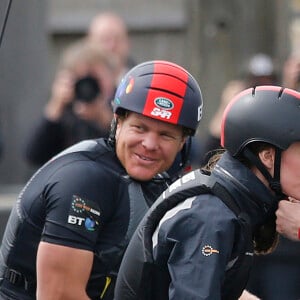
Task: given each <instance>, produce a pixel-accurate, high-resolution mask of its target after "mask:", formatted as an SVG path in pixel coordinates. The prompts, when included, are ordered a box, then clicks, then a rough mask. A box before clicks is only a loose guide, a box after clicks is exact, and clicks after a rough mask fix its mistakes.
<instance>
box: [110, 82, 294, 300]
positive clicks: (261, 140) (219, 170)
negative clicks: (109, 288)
mask: <svg viewBox="0 0 300 300" xmlns="http://www.w3.org/2000/svg"><path fill="white" fill-rule="evenodd" d="M299 100H300V93H297V92H295V91H293V90H289V89H283V88H281V87H277V86H260V87H257V88H251V89H247V90H245V91H243V92H241V93H240V94H238V95H237V96H236V97H235V98H234V99H233V100H232V101H231V102H230V103H229V105H228V106H227V108H226V110H225V112H224V114H223V120H222V131H221V145H222V146H223V147H224V148H225V150H226V151H225V152H224V153H223V154H219V155H218V157H216V156H215V157H213V158H212V160H211V161H210V165H208V166H207V168H206V169H205V170H204V171H202V172H205V173H208V174H209V176H205V175H203V174H201V173H200V172H199V170H196V171H194V172H191V173H189V174H187V175H185V176H184V177H182V178H181V179H179V180H178V181H176V182H175V183H173V184H172V185H171V186H170V188H169V189H168V190H167V191H165V192H164V194H163V195H162V196H161V199H159V200H158V201H157V202H156V203H155V205H154V206H153V207H152V208H151V210H150V212H149V213H148V214H147V215H146V216H145V218H144V219H143V220H142V222H141V224H140V225H139V227H138V230H137V231H136V233H135V235H134V236H133V239H132V240H131V242H130V244H129V247H128V249H127V251H126V254H125V256H124V258H123V261H122V264H121V268H120V272H119V276H118V279H117V284H116V291H115V295H116V296H115V297H116V298H115V299H116V300H118V299H122V300H128V299H156V300H159V299H181V300H184V299H189V300H193V299H199V300H200V299H213V300H217V299H238V298H239V297H240V296H241V294H242V292H243V290H244V288H245V286H246V283H247V280H248V276H249V271H250V268H251V265H252V259H253V253H254V252H256V253H258V254H266V253H269V252H271V251H272V250H273V249H274V248H275V247H276V243H277V233H276V228H275V211H276V208H277V205H278V201H279V200H281V199H284V198H287V196H290V197H293V198H296V199H299V197H300V192H299V188H297V187H298V186H299V182H300V174H298V172H297V169H298V170H299V168H300V155H299V152H300V123H299V117H300V110H299V104H300V102H299ZM201 185H202V186H203V185H205V186H208V187H209V189H208V190H207V191H206V192H205V191H203V190H202V191H201V193H199V192H198V191H199V186H201ZM176 190H177V192H176ZM217 190H218V191H219V192H216V191H217ZM220 191H221V192H220ZM197 192H198V194H197ZM174 198H176V199H177V200H176V201H175V202H176V206H175V207H172V205H169V204H170V203H171V202H172V199H174ZM179 198H181V200H180V201H178V199H179ZM164 207H166V208H165V211H164V212H163V213H162V210H163V209H164ZM158 215H162V218H159V220H156V219H157V216H158ZM152 228H154V229H153V230H152ZM149 235H150V239H149ZM244 299H245V298H244Z"/></svg>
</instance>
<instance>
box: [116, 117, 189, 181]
mask: <svg viewBox="0 0 300 300" xmlns="http://www.w3.org/2000/svg"><path fill="white" fill-rule="evenodd" d="M184 142H185V138H184V137H183V133H182V128H181V127H180V126H176V125H173V124H168V123H165V122H162V121H159V120H155V119H151V118H148V117H145V116H143V115H140V114H137V113H129V114H128V115H127V117H126V118H124V119H123V118H122V119H119V120H118V126H117V131H116V152H117V156H118V158H119V160H120V161H121V163H122V165H123V166H124V168H125V169H126V171H127V173H128V174H129V176H131V177H132V178H134V179H136V180H141V181H146V180H150V179H151V178H153V176H155V175H156V174H157V173H160V172H163V171H166V170H167V169H169V168H170V166H171V165H172V163H173V161H174V160H175V157H176V154H177V153H178V152H179V151H180V150H181V149H182V147H183V145H184Z"/></svg>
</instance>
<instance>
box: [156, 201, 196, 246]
mask: <svg viewBox="0 0 300 300" xmlns="http://www.w3.org/2000/svg"><path fill="white" fill-rule="evenodd" d="M195 199H196V196H194V197H191V198H188V199H186V200H185V201H183V202H181V203H179V204H178V205H176V206H175V207H173V208H172V209H170V210H169V211H167V212H166V213H165V215H164V216H163V218H162V219H161V220H160V222H159V224H158V226H157V227H156V229H155V231H154V233H153V235H152V248H154V247H155V246H156V245H157V240H158V231H159V228H160V227H161V225H162V224H163V223H164V222H165V221H167V220H168V219H171V218H172V217H173V216H175V215H176V214H177V213H178V212H179V211H181V210H184V209H189V208H191V207H192V203H193V201H194V200H195Z"/></svg>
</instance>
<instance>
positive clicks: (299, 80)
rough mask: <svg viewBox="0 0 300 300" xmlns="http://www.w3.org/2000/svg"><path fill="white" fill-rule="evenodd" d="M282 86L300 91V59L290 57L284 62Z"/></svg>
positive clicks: (293, 56)
mask: <svg viewBox="0 0 300 300" xmlns="http://www.w3.org/2000/svg"><path fill="white" fill-rule="evenodd" d="M282 84H283V85H284V86H285V87H288V88H291V89H295V90H299V88H300V58H299V57H298V56H296V55H290V56H289V57H288V58H287V59H286V60H285V62H284V65H283V70H282Z"/></svg>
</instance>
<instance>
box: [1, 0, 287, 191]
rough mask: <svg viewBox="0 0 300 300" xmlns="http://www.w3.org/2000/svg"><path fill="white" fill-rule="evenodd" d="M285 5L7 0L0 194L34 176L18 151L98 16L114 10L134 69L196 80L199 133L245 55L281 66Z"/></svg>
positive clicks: (267, 0)
mask: <svg viewBox="0 0 300 300" xmlns="http://www.w3.org/2000/svg"><path fill="white" fill-rule="evenodd" d="M3 1H4V2H5V0H1V5H0V18H1V16H3ZM289 2H290V1H289V0H286V1H281V0H277V1H274V0H252V1H247V0H226V1H220V0H164V1H161V0H151V1H146V0H143V1H142V0H128V1H124V0H106V1H105V0H102V1H99V0H88V1H79V0H44V1H41V0H27V1H22V0H13V4H12V7H11V14H10V16H9V19H8V23H7V30H6V32H5V38H4V40H3V45H2V47H1V48H0V75H1V76H0V130H1V131H2V132H3V135H4V139H5V152H4V155H3V157H2V158H1V159H0V193H1V185H6V184H23V183H24V182H25V180H27V179H28V177H29V176H30V175H31V174H32V172H33V171H34V170H33V169H32V168H30V167H29V166H28V165H27V163H26V162H25V161H24V159H23V156H22V150H23V146H24V142H25V140H26V137H27V135H28V133H29V131H30V129H31V128H32V126H34V124H35V122H36V121H37V119H38V117H39V116H40V114H41V113H42V109H43V106H44V105H45V103H46V101H47V95H48V91H49V88H50V85H51V82H52V79H53V74H54V72H55V69H56V64H57V61H58V57H59V55H60V53H61V51H62V49H63V48H64V47H66V46H67V45H68V44H69V43H71V42H73V41H74V40H75V39H76V38H78V37H80V36H81V35H83V34H84V33H85V31H86V29H87V26H88V23H89V20H90V19H91V17H92V16H93V15H95V14H96V13H97V12H98V11H100V10H103V9H114V10H116V11H118V12H119V13H120V14H121V15H122V16H123V17H124V19H125V20H126V22H127V24H128V26H129V30H130V36H131V40H132V56H133V57H134V58H135V59H136V61H137V62H141V61H144V60H148V59H168V60H172V61H174V62H177V63H179V64H182V65H183V66H184V67H186V68H188V69H189V70H190V71H191V73H192V74H194V75H195V77H196V78H197V79H198V80H199V82H200V85H201V87H202V90H203V95H204V101H205V107H204V115H205V117H204V121H203V124H202V126H201V130H200V133H201V132H204V131H205V129H206V127H207V124H208V121H209V119H210V118H211V116H212V114H213V112H214V111H215V109H216V107H217V105H218V101H219V97H220V93H221V89H222V88H223V86H224V84H225V83H226V81H227V80H230V79H232V78H233V77H236V76H237V75H238V73H239V72H240V70H241V69H242V67H243V63H244V62H245V60H246V59H248V57H249V56H250V55H251V54H253V53H255V52H257V51H264V52H267V53H269V54H271V55H273V56H274V57H276V58H278V59H279V61H280V60H283V59H284V58H285V56H286V54H287V53H288V51H289V46H288V40H287V39H286V38H285V39H284V38H283V37H286V36H288V34H287V20H288V17H289V15H288V13H289V12H288V10H287V7H288V5H285V4H287V3H289ZM283 3H284V4H283ZM4 6H5V5H4ZM0 21H1V19H0ZM200 133H199V134H200Z"/></svg>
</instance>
